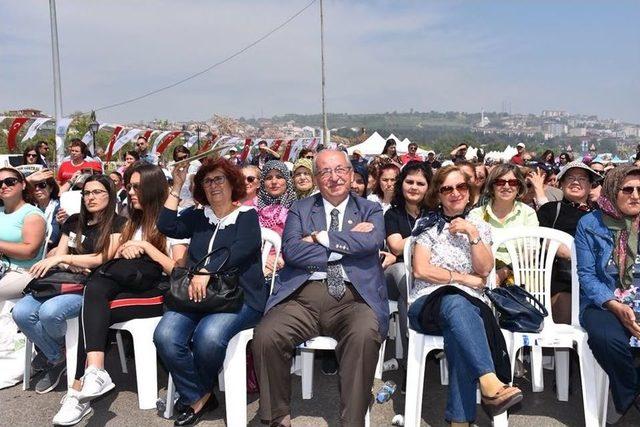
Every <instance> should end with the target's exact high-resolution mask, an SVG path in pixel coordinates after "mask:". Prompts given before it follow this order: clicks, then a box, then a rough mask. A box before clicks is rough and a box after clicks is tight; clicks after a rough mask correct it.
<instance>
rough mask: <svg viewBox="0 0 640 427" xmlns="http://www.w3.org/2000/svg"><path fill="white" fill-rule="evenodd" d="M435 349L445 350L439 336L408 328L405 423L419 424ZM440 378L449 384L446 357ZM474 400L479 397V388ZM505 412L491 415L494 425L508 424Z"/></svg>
mask: <svg viewBox="0 0 640 427" xmlns="http://www.w3.org/2000/svg"><path fill="white" fill-rule="evenodd" d="M413 244H414V241H413V239H407V241H406V243H405V245H404V260H405V263H404V265H405V269H406V276H407V297H408V296H409V295H410V292H411V288H412V287H413V268H412V264H411V263H412V260H413V258H412V254H413ZM434 350H440V351H442V350H444V339H443V338H442V337H441V336H435V335H424V334H421V333H419V332H417V331H415V330H413V329H411V328H409V349H408V351H407V386H406V395H405V407H404V425H405V426H406V427H413V426H419V425H420V420H421V414H422V398H423V394H424V371H425V367H426V358H427V356H428V355H429V353H431V352H432V351H434ZM440 382H441V384H442V385H447V384H449V371H448V367H447V362H446V358H445V357H443V358H441V359H440ZM476 400H477V401H478V402H479V400H480V392H479V390H478V391H477V392H476ZM507 417H508V415H507V412H504V413H502V414H500V415H498V416H497V417H494V418H493V425H494V426H496V427H498V426H507V425H509V421H508V418H507Z"/></svg>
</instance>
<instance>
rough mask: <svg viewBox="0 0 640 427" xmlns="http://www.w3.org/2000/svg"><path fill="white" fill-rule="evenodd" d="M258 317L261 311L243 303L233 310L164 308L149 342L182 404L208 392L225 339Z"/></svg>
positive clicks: (223, 351)
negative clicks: (183, 310) (178, 309)
mask: <svg viewBox="0 0 640 427" xmlns="http://www.w3.org/2000/svg"><path fill="white" fill-rule="evenodd" d="M261 317H262V312H260V311H256V310H254V309H253V308H251V307H249V306H248V305H246V304H245V305H243V306H242V308H241V309H240V310H239V311H238V312H236V313H212V314H199V313H181V312H176V311H168V312H166V313H165V314H164V315H163V316H162V319H161V320H160V323H159V324H158V327H157V328H156V330H155V333H154V334H153V342H154V343H155V345H156V349H157V351H158V355H159V356H160V358H161V359H162V361H163V362H164V365H165V366H166V368H167V369H168V370H169V372H170V373H171V376H172V378H173V382H174V384H175V386H176V390H177V391H178V393H179V394H180V401H181V402H182V403H184V404H187V405H190V404H192V403H194V402H196V401H198V400H199V399H201V398H202V396H204V395H205V394H207V393H209V392H211V388H212V387H213V384H214V382H215V380H216V377H217V376H218V372H219V371H220V369H221V368H222V364H223V362H224V357H225V353H226V351H227V345H228V344H229V341H230V340H231V338H233V336H234V335H236V334H237V333H238V332H240V331H242V330H243V329H248V328H252V327H254V326H255V325H257V324H258V322H259V321H260V318H261Z"/></svg>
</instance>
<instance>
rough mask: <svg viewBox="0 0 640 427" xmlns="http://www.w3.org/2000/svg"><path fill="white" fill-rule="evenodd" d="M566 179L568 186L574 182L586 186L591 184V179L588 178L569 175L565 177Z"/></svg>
mask: <svg viewBox="0 0 640 427" xmlns="http://www.w3.org/2000/svg"><path fill="white" fill-rule="evenodd" d="M564 179H566V180H567V184H571V183H572V182H574V181H576V182H578V183H579V184H586V183H587V182H589V178H587V177H586V176H574V175H567V176H565V177H564Z"/></svg>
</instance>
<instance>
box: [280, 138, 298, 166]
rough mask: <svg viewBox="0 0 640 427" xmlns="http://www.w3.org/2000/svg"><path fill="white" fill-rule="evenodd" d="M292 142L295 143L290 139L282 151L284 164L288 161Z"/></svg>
mask: <svg viewBox="0 0 640 427" xmlns="http://www.w3.org/2000/svg"><path fill="white" fill-rule="evenodd" d="M293 141H295V139H290V140H289V141H288V142H287V146H286V147H285V149H284V154H283V155H282V161H283V162H286V161H287V160H289V154H290V153H291V145H292V144H293Z"/></svg>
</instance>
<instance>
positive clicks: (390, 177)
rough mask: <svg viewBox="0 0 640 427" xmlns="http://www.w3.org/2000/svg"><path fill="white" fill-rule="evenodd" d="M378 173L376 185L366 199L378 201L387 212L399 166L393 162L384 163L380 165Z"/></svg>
mask: <svg viewBox="0 0 640 427" xmlns="http://www.w3.org/2000/svg"><path fill="white" fill-rule="evenodd" d="M379 174H380V175H379V177H378V180H377V182H376V186H375V188H374V190H373V192H372V193H371V194H370V195H369V197H367V199H368V200H371V201H372V202H376V203H379V204H380V206H382V211H383V212H387V210H388V209H389V208H390V207H391V201H392V200H393V195H394V189H395V185H396V180H397V179H398V174H400V168H398V166H396V165H395V164H393V163H386V164H384V165H382V166H381V167H380V172H379Z"/></svg>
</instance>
